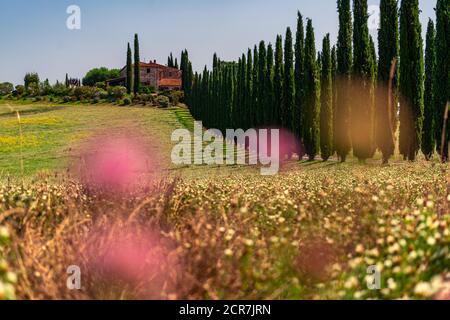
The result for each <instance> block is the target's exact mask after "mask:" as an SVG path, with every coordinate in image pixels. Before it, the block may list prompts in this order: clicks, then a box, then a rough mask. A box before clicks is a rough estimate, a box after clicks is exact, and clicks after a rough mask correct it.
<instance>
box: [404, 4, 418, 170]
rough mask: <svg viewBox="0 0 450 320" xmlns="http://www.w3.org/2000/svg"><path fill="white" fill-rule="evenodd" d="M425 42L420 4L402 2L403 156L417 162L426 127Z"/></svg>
mask: <svg viewBox="0 0 450 320" xmlns="http://www.w3.org/2000/svg"><path fill="white" fill-rule="evenodd" d="M423 77H424V67H423V41H422V27H421V25H420V21H419V1H418V0H402V2H401V7H400V93H401V96H400V153H401V154H402V155H403V156H404V157H405V158H407V159H409V160H410V161H414V160H415V159H416V156H417V152H418V150H419V148H420V145H421V143H420V139H421V133H422V124H423V93H424V92H423V91H424V88H423Z"/></svg>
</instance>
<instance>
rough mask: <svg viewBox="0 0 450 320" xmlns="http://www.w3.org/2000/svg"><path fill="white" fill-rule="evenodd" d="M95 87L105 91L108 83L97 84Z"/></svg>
mask: <svg viewBox="0 0 450 320" xmlns="http://www.w3.org/2000/svg"><path fill="white" fill-rule="evenodd" d="M95 87H96V88H99V89H103V90H105V89H106V83H105V81H101V82H97V83H96V84H95Z"/></svg>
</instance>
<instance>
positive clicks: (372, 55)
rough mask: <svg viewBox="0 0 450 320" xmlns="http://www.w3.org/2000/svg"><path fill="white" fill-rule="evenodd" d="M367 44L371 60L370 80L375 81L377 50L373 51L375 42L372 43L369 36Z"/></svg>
mask: <svg viewBox="0 0 450 320" xmlns="http://www.w3.org/2000/svg"><path fill="white" fill-rule="evenodd" d="M369 44H370V58H371V59H372V79H376V78H377V73H378V58H377V49H375V42H374V41H373V38H372V36H369Z"/></svg>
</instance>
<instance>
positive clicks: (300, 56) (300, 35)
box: [293, 12, 305, 157]
mask: <svg viewBox="0 0 450 320" xmlns="http://www.w3.org/2000/svg"><path fill="white" fill-rule="evenodd" d="M304 61H305V32H304V28H303V17H302V15H301V13H300V12H297V33H296V37H295V104H294V112H293V130H294V133H295V135H296V137H297V139H299V140H302V139H303V137H302V133H301V130H302V128H303V125H302V104H303V88H302V85H303V79H304V69H303V67H304ZM302 156H303V155H300V157H302Z"/></svg>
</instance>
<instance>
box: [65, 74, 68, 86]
mask: <svg viewBox="0 0 450 320" xmlns="http://www.w3.org/2000/svg"><path fill="white" fill-rule="evenodd" d="M65 85H66V88H68V87H69V75H68V74H67V73H66V82H65Z"/></svg>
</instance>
